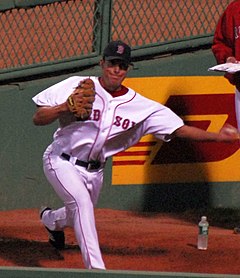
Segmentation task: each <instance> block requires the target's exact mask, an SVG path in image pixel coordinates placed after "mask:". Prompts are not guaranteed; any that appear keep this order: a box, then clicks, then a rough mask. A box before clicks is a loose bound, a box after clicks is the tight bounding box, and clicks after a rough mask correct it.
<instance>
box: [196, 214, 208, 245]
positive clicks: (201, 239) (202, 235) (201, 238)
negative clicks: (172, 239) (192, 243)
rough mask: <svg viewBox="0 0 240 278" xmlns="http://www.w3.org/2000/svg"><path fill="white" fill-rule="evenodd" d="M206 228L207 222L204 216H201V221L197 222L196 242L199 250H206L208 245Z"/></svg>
mask: <svg viewBox="0 0 240 278" xmlns="http://www.w3.org/2000/svg"><path fill="white" fill-rule="evenodd" d="M208 228H209V223H208V221H207V217H206V216H202V217H201V221H200V222H199V223H198V229H199V230H198V242H197V248H198V249H199V250H207V247H208Z"/></svg>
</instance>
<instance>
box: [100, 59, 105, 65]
mask: <svg viewBox="0 0 240 278" xmlns="http://www.w3.org/2000/svg"><path fill="white" fill-rule="evenodd" d="M103 63H104V60H103V59H101V60H100V62H99V66H100V67H103Z"/></svg>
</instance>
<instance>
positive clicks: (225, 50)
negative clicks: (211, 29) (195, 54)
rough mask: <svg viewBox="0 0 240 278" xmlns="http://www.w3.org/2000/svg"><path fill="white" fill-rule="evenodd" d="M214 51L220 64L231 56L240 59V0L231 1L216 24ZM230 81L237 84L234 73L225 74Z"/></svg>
mask: <svg viewBox="0 0 240 278" xmlns="http://www.w3.org/2000/svg"><path fill="white" fill-rule="evenodd" d="M212 52H213V54H214V56H215V58H216V60H217V63H218V64H222V63H226V59H227V58H228V57H230V56H233V57H235V58H236V60H238V61H240V0H235V1H233V2H232V3H230V4H229V5H228V6H227V8H226V10H225V11H224V13H223V14H222V16H221V17H220V19H219V21H218V24H217V26H216V30H215V34H214V38H213V45H212ZM225 77H226V78H227V79H228V80H229V82H230V83H232V84H233V85H235V81H234V75H233V74H225Z"/></svg>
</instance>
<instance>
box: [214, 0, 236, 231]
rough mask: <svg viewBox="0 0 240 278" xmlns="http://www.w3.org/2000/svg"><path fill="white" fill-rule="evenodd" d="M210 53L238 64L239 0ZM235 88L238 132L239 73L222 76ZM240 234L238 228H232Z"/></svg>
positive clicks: (219, 28)
mask: <svg viewBox="0 0 240 278" xmlns="http://www.w3.org/2000/svg"><path fill="white" fill-rule="evenodd" d="M212 52H213V54H214V56H215V58H216V60H217V63H218V64H223V63H240V0H235V1H232V2H231V3H230V4H229V5H228V6H227V8H226V9H225V11H224V12H223V14H222V15H221V17H220V19H219V21H218V23H217V26H216V30H215V33H214V38H213V44H212ZM224 77H225V78H227V79H228V81H229V82H230V83H231V84H232V85H234V86H235V111H236V119H237V124H238V129H239V130H240V72H236V73H234V74H230V73H226V74H225V75H224ZM234 233H237V234H240V226H238V227H235V228H234Z"/></svg>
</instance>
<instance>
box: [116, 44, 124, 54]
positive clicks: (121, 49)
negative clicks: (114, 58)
mask: <svg viewBox="0 0 240 278" xmlns="http://www.w3.org/2000/svg"><path fill="white" fill-rule="evenodd" d="M123 52H124V46H123V45H118V47H117V53H118V54H123Z"/></svg>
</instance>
